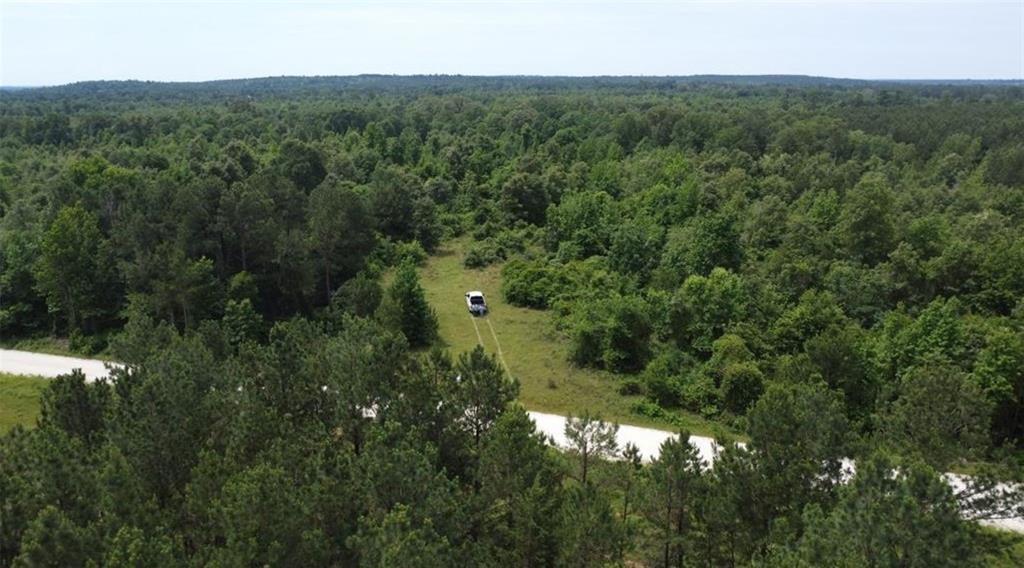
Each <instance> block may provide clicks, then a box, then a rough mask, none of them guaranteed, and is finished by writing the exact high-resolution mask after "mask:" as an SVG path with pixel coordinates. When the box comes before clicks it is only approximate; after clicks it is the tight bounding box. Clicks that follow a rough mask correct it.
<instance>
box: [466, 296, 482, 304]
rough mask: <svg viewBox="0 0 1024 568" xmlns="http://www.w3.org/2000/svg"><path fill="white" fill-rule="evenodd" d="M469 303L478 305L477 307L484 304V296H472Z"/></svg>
mask: <svg viewBox="0 0 1024 568" xmlns="http://www.w3.org/2000/svg"><path fill="white" fill-rule="evenodd" d="M469 303H470V304H476V305H480V304H483V303H484V297H483V296H470V297H469Z"/></svg>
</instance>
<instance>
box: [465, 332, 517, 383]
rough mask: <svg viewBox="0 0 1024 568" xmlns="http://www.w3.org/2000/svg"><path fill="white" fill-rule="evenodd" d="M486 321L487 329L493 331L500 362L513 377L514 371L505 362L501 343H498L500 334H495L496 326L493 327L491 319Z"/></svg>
mask: <svg viewBox="0 0 1024 568" xmlns="http://www.w3.org/2000/svg"><path fill="white" fill-rule="evenodd" d="M484 321H486V322H487V327H489V328H490V329H491V337H493V338H494V345H495V346H496V347H497V348H498V360H499V361H501V366H502V367H505V372H506V373H508V376H510V377H511V376H512V370H511V369H509V368H508V363H506V362H505V355H504V354H503V353H502V352H501V342H500V341H498V334H497V333H494V326H493V325H491V318H487V319H485V320H484ZM474 323H475V322H474Z"/></svg>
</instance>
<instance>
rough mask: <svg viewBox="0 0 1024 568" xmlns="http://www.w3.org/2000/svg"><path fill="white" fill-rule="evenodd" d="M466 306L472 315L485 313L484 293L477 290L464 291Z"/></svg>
mask: <svg viewBox="0 0 1024 568" xmlns="http://www.w3.org/2000/svg"><path fill="white" fill-rule="evenodd" d="M466 307H467V308H469V313H471V314H473V315H474V316H482V315H486V314H487V302H486V301H484V293H483V292H480V291H478V290H473V291H470V292H466Z"/></svg>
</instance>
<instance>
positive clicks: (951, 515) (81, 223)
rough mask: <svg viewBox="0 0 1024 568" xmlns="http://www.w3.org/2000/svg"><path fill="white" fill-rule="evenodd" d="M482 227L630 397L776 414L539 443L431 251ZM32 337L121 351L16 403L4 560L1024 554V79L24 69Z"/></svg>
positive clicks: (22, 330)
mask: <svg viewBox="0 0 1024 568" xmlns="http://www.w3.org/2000/svg"><path fill="white" fill-rule="evenodd" d="M453 239H460V240H459V242H466V243H469V244H468V245H466V246H467V248H466V250H465V251H463V252H464V258H465V261H464V263H465V268H466V270H477V269H480V268H482V267H486V266H500V267H501V268H500V271H501V276H502V289H501V290H500V291H497V290H495V291H494V293H499V292H500V294H501V295H502V296H503V297H504V299H505V300H507V301H508V302H509V303H511V304H513V305H517V306H523V307H529V308H532V309H536V310H544V311H546V312H547V313H549V314H550V317H551V321H552V322H553V324H552V325H554V326H555V327H556V329H557V331H558V333H559V335H560V337H561V338H562V339H563V340H564V342H565V343H566V344H568V345H569V350H568V353H569V357H570V359H571V362H572V364H574V365H577V366H580V367H593V368H598V369H602V370H605V371H608V373H609V376H613V377H615V378H614V379H609V380H615V381H616V382H617V385H616V386H617V389H618V390H619V391H620V392H622V393H624V394H630V395H638V394H639V395H642V396H643V397H644V402H643V403H642V404H640V405H639V406H638V408H637V412H639V413H642V414H645V415H647V416H648V417H652V418H658V417H664V416H667V415H669V413H672V412H689V413H693V414H696V415H701V416H703V417H705V418H707V419H709V420H713V421H716V422H720V423H722V424H726V425H728V426H729V427H730V428H732V429H733V430H735V431H738V432H741V433H742V436H743V438H744V439H745V440H749V441H748V443H747V444H746V445H741V446H738V445H732V444H727V445H726V448H725V449H724V450H723V451H722V453H721V455H720V456H719V457H718V459H717V461H716V462H715V465H714V467H713V468H711V467H708V465H709V464H706V463H702V462H701V460H700V458H699V455H698V453H697V450H696V448H695V447H694V446H692V445H690V444H689V443H688V442H687V437H686V435H685V433H684V435H683V436H682V437H681V439H680V441H678V442H669V443H666V445H665V446H664V447H663V448H662V452H661V456H660V458H659V459H657V460H655V461H654V462H653V463H649V464H647V463H641V462H640V460H639V459H638V458H637V456H636V453H635V449H632V448H618V447H615V445H614V444H613V443H611V442H610V440H609V432H608V429H607V428H606V427H602V426H601V425H599V424H595V423H594V422H593V417H591V416H589V415H584V416H582V417H581V418H580V419H578V420H572V421H570V427H571V428H572V429H573V432H571V433H570V434H571V435H570V436H569V437H570V439H572V440H573V441H574V444H573V445H574V448H573V449H571V450H570V451H568V452H559V451H556V450H554V449H552V448H550V447H548V446H547V445H546V444H545V440H544V439H543V437H542V436H540V435H538V434H537V433H536V432H535V431H534V427H533V424H532V423H531V422H530V421H529V418H528V417H527V415H526V414H525V412H524V410H523V409H522V407H521V406H519V405H518V404H516V402H515V400H516V395H517V390H518V386H517V383H516V380H515V377H509V376H508V375H507V373H506V372H505V370H504V368H503V366H502V365H501V364H500V363H499V361H498V360H496V359H494V358H493V357H492V356H491V355H490V354H488V353H486V352H484V351H483V350H482V349H477V350H474V351H471V352H467V353H448V352H446V351H445V350H444V349H443V344H442V342H440V341H439V340H438V337H437V323H436V318H435V316H434V314H433V312H432V309H431V306H430V305H429V304H428V302H427V301H426V299H425V298H424V294H423V290H422V288H421V286H420V283H419V280H418V274H417V268H416V267H417V266H418V265H419V264H420V263H422V262H423V261H424V260H426V259H427V258H429V256H430V255H431V254H432V253H434V252H435V251H436V250H437V249H438V248H439V247H440V246H441V245H442V244H443V243H447V242H450V241H452V240H453ZM455 300H458V298H456V299H455ZM31 337H62V338H67V339H68V342H69V345H70V347H71V349H73V350H74V351H76V352H79V353H83V354H96V353H102V354H105V355H109V356H111V357H114V358H116V359H117V360H119V361H122V362H124V363H126V364H127V366H126V367H125V368H123V369H120V370H117V371H116V372H115V373H114V376H113V377H112V378H111V379H110V380H109V381H100V382H97V383H94V384H86V382H85V381H84V377H82V376H81V375H79V374H76V375H70V376H66V377H62V378H60V379H57V380H55V381H54V382H53V383H52V384H51V385H50V387H49V388H48V389H47V391H46V392H45V393H44V396H43V400H42V415H41V418H40V420H39V423H38V425H37V427H35V428H32V429H24V428H16V429H15V430H13V431H12V432H10V433H8V434H7V435H5V436H4V437H3V438H0V565H16V566H49V565H55V566H86V565H101V566H177V565H197V566H200V565H203V566H205V565H216V566H251V565H272V566H279V565H288V566H318V565H326V566H348V565H359V566H381V567H383V566H395V565H402V566H450V565H467V566H469V565H473V566H475V565H480V566H490V565H495V566H498V565H515V566H550V565H559V566H601V565H621V564H624V563H641V564H644V565H652V566H666V567H668V566H747V565H757V566H780V567H781V566H851V567H852V566H929V567H932V566H972V565H986V564H988V565H999V562H1000V561H1005V562H1006V563H1007V564H1008V565H1010V564H1012V563H1013V562H1014V560H1005V559H1004V560H1001V558H1004V557H1005V555H1007V554H1009V553H1008V552H1007V551H1006V547H1007V545H1008V542H1009V541H1008V537H1006V536H1005V535H1002V534H1000V533H996V532H990V531H988V530H983V529H982V528H981V527H980V526H979V524H978V523H976V522H974V521H977V520H986V519H995V518H1000V517H1004V516H1012V515H1014V514H1021V513H1024V502H1022V501H1021V496H1020V494H1019V493H1017V494H1013V492H1012V491H1010V492H1003V491H1000V490H997V489H994V487H996V483H997V481H999V480H1003V481H1011V480H1014V479H1016V480H1021V478H1022V477H1024V88H1022V87H1020V86H1019V85H1014V84H999V83H996V84H985V85H981V84H970V83H958V84H930V83H921V84H914V83H909V84H908V83H884V82H863V81H845V80H829V79H816V78H809V77H795V78H787V77H771V76H768V77H754V78H728V77H695V78H650V79H645V78H589V79H585V78H581V79H573V78H529V77H523V78H514V77H508V78H498V77H496V78H472V77H373V76H368V77H350V78H326V77H325V78H278V79H261V80H244V81H223V82H212V83H197V84H160V83H133V82H128V83H119V82H112V83H82V84H75V85H68V86H65V87H56V88H46V89H19V90H5V91H0V338H2V339H3V340H4V341H5V342H10V341H13V340H17V339H19V338H31ZM584 410H586V409H580V412H583V411H584ZM611 457H617V458H619V459H617V460H614V461H609V460H607V458H611ZM845 458H853V459H856V460H857V468H856V472H855V473H851V472H849V471H844V470H845V467H844V464H845V463H847V462H844V459H845ZM948 471H958V472H968V473H970V474H971V476H972V477H971V478H970V479H971V480H972V481H970V482H969V483H967V486H966V487H962V488H958V489H956V490H954V488H951V487H950V486H949V485H948V484H947V483H946V482H945V481H944V480H943V477H942V474H943V472H948ZM1004 493H1005V494H1004ZM1019 560H1020V558H1019V557H1017V561H1019Z"/></svg>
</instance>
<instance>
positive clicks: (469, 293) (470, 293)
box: [466, 290, 484, 296]
mask: <svg viewBox="0 0 1024 568" xmlns="http://www.w3.org/2000/svg"><path fill="white" fill-rule="evenodd" d="M466 294H468V295H470V296H483V295H484V293H483V292H481V291H479V290H471V291H469V292H466Z"/></svg>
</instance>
